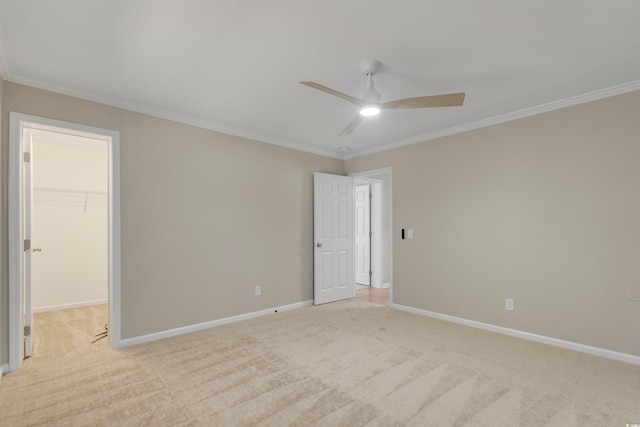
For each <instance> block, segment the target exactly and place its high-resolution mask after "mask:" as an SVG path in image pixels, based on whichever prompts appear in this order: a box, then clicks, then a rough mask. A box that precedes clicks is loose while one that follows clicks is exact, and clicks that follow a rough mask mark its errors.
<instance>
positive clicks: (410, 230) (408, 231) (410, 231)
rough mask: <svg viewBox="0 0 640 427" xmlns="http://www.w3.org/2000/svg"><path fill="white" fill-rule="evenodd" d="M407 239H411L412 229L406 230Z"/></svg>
mask: <svg viewBox="0 0 640 427" xmlns="http://www.w3.org/2000/svg"><path fill="white" fill-rule="evenodd" d="M407 237H408V238H410V239H413V228H410V229H408V230H407Z"/></svg>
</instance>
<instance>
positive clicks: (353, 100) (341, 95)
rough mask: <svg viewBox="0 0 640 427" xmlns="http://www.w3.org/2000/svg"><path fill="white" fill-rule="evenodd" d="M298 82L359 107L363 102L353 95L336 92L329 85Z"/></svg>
mask: <svg viewBox="0 0 640 427" xmlns="http://www.w3.org/2000/svg"><path fill="white" fill-rule="evenodd" d="M300 84H303V85H305V86H309V87H310V88H313V89H317V90H319V91H321V92H325V93H328V94H329V95H333V96H337V97H338V98H342V99H344V100H345V101H349V102H350V103H352V104H355V105H357V106H358V107H361V106H363V105H364V104H365V102H364V101H362V100H360V99H358V98H354V97H353V96H349V95H347V94H344V93H342V92H338V91H337V90H333V89H331V88H329V87H326V86H322V85H321V84H318V83H316V82H300Z"/></svg>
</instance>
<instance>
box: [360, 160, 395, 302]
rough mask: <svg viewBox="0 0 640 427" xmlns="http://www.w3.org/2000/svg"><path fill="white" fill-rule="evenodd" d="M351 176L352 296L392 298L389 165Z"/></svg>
mask: <svg viewBox="0 0 640 427" xmlns="http://www.w3.org/2000/svg"><path fill="white" fill-rule="evenodd" d="M350 176H351V177H353V178H354V183H355V184H354V198H355V206H354V217H355V225H354V228H355V250H354V258H355V260H354V266H355V282H356V283H355V288H354V296H355V297H356V298H358V299H363V300H367V301H370V302H374V303H376V304H384V305H387V304H388V303H389V302H390V301H393V300H392V297H391V295H390V294H391V292H392V285H391V284H392V257H393V255H392V254H393V253H392V235H391V233H392V229H393V227H392V217H391V213H392V211H391V203H392V201H391V200H392V199H391V178H392V177H391V168H383V169H376V170H372V171H365V172H358V173H354V174H350Z"/></svg>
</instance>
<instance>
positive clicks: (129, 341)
mask: <svg viewBox="0 0 640 427" xmlns="http://www.w3.org/2000/svg"><path fill="white" fill-rule="evenodd" d="M311 304H313V300H309V301H302V302H297V303H294V304H288V305H283V306H280V307H273V308H267V309H265V310H260V311H254V312H252V313H246V314H239V315H237V316H231V317H225V318H224V319H217V320H211V321H209V322H203V323H197V324H195V325H190V326H183V327H181V328H175V329H169V330H167V331H161V332H154V333H152V334H148V335H141V336H139V337H133V338H126V339H123V340H121V341H120V347H129V346H132V345H137V344H142V343H146V342H151V341H156V340H161V339H163V338H169V337H175V336H176V335H182V334H188V333H190V332H196V331H201V330H203V329H209V328H213V327H215V326H220V325H226V324H227V323H234V322H240V321H242V320H247V319H252V318H254V317H259V316H264V315H267V314H272V313H277V312H279V311H287V310H293V309H294V308H300V307H305V306H308V305H311Z"/></svg>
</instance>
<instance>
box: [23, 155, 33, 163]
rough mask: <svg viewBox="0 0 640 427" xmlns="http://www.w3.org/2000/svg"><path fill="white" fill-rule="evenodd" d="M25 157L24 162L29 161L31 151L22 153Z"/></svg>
mask: <svg viewBox="0 0 640 427" xmlns="http://www.w3.org/2000/svg"><path fill="white" fill-rule="evenodd" d="M22 154H23V157H24V162H25V163H29V162H30V161H31V153H22Z"/></svg>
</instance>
